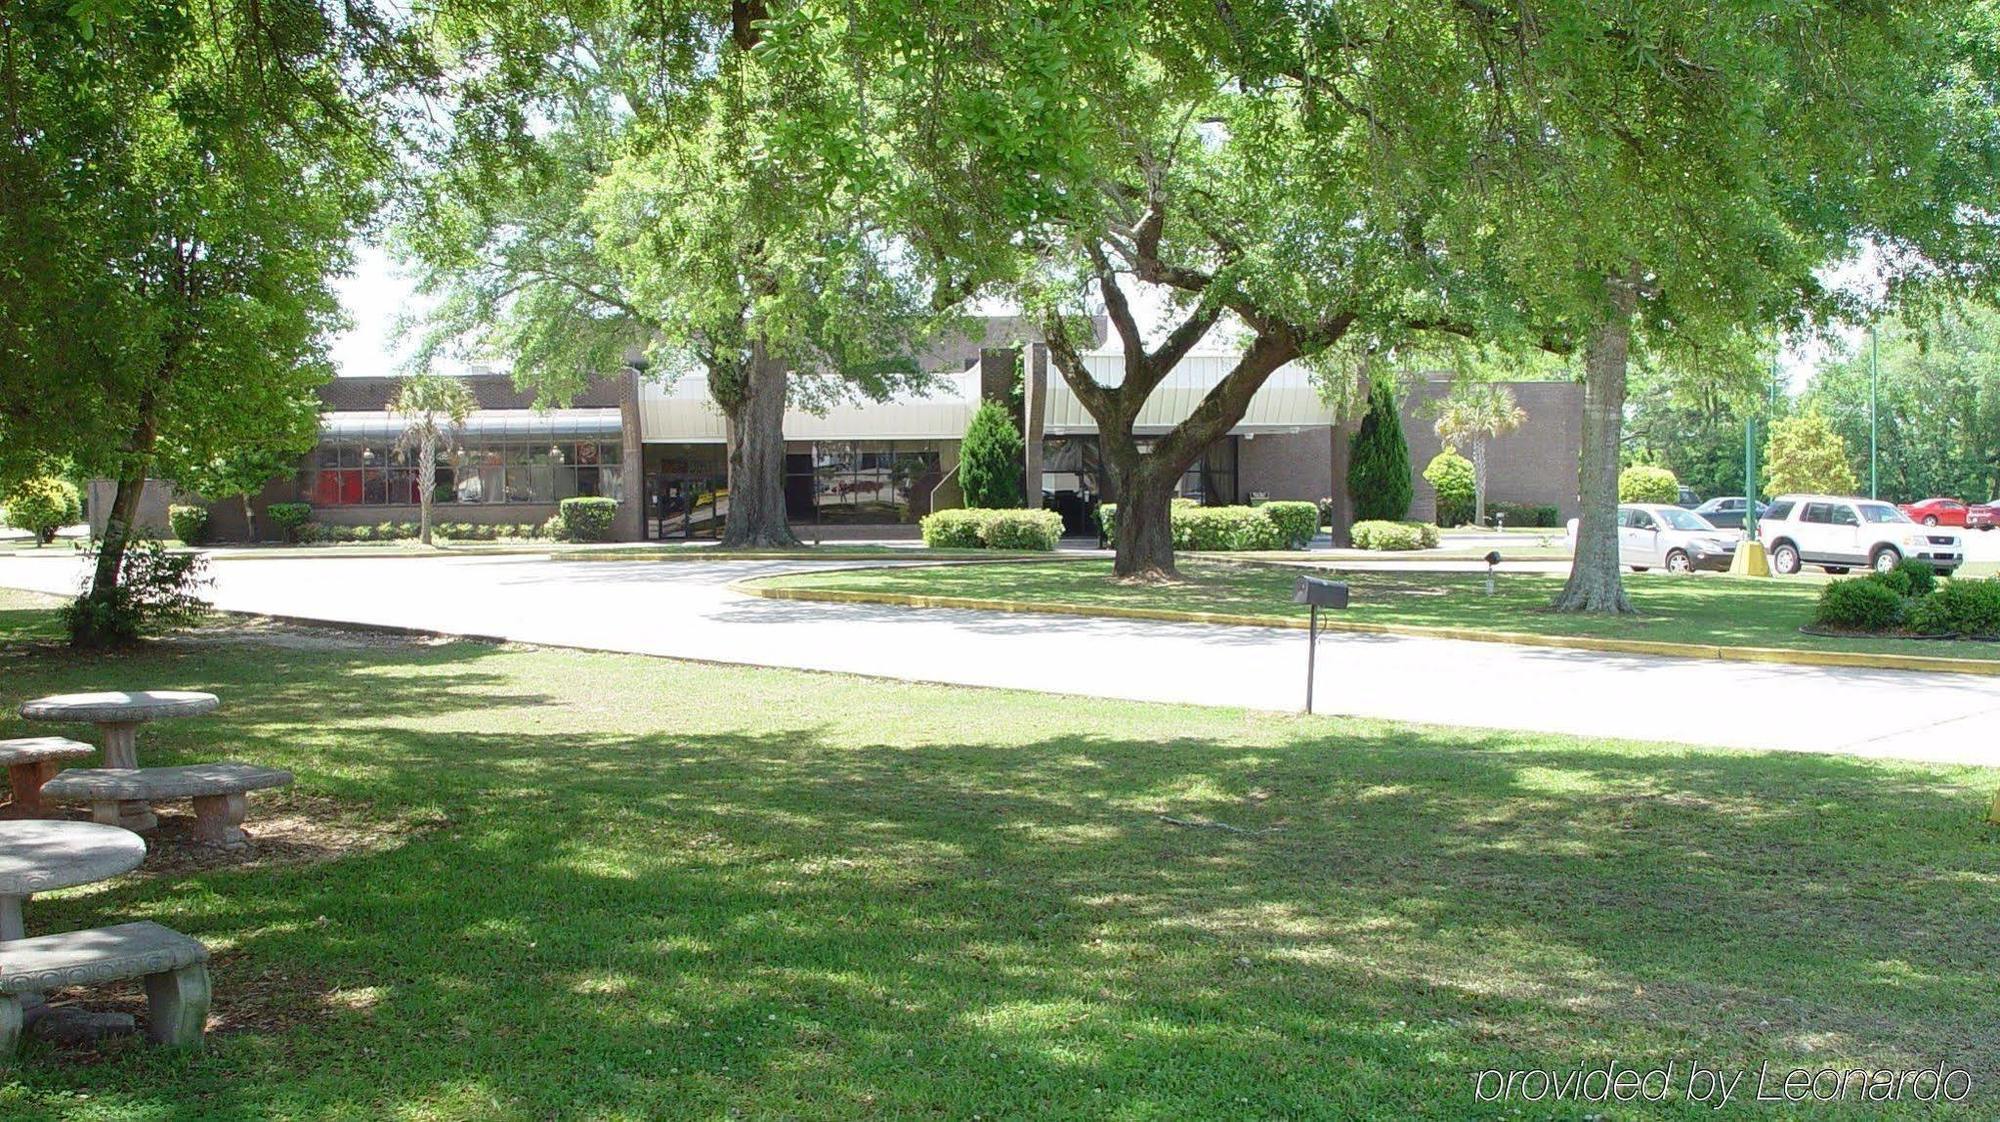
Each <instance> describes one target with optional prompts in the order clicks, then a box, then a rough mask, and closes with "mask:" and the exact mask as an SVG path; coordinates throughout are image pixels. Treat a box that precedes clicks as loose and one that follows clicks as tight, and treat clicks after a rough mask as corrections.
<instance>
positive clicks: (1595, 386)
mask: <svg viewBox="0 0 2000 1122" xmlns="http://www.w3.org/2000/svg"><path fill="white" fill-rule="evenodd" d="M1606 283H1607V285H1608V287H1609V289H1610V293H1611V310H1610V313H1609V314H1608V315H1607V316H1606V318H1605V320H1604V322H1603V323H1601V324H1599V325H1598V327H1597V329H1596V331H1595V332H1593V333H1592V335H1591V338H1590V344H1589V348H1588V349H1587V350H1586V352H1585V354H1584V362H1583V455H1582V465H1581V468H1580V470H1579V472H1578V476H1577V482H1578V488H1577V489H1578V492H1579V494H1580V495H1581V497H1582V499H1583V511H1582V517H1581V518H1580V519H1579V520H1578V524H1577V528H1576V556H1575V557H1574V558H1573V559H1572V560H1571V561H1570V570H1569V582H1568V583H1567V584H1565V585H1564V586H1563V590H1562V592H1560V593H1559V594H1557V596H1556V598H1555V602H1554V604H1553V605H1552V606H1553V607H1554V608H1555V610H1556V611H1559V612H1590V613H1597V614H1605V615H1629V614H1632V612H1633V608H1632V602H1631V601H1630V600H1627V599H1626V598H1625V585H1624V582H1623V581H1621V580H1620V579H1619V571H1618V446H1619V442H1620V440H1621V439H1622V438H1623V436H1624V431H1625V370H1626V365H1627V362H1628V360H1629V359H1630V357H1631V344H1632V312H1633V310H1634V308H1636V307H1637V304H1638V293H1637V290H1636V288H1635V284H1634V282H1632V281H1628V280H1615V279H1614V280H1610V281H1607V282H1606Z"/></svg>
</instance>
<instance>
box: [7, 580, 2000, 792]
mask: <svg viewBox="0 0 2000 1122" xmlns="http://www.w3.org/2000/svg"><path fill="white" fill-rule="evenodd" d="M807 567H811V566H810V565H806V564H801V563H798V562H768V563H766V562H742V561H727V562H705V561H678V562H651V561H630V562H609V561H557V560H549V559H547V558H543V557H535V556H514V557H463V556H447V557H407V556H385V557H348V558H315V557H309V556H299V555H296V554H294V555H285V556H275V557H269V558H244V557H235V558H230V559H227V560H218V561H217V562H215V563H214V564H213V565H212V566H211V567H210V572H211V573H212V574H213V576H214V578H215V584H214V587H213V589H212V593H211V599H212V600H213V601H214V602H215V603H216V604H217V606H219V607H222V608H227V609H233V610H241V611H251V612H262V613H269V614H274V615H288V616H298V617H304V618H309V619H318V620H327V621H336V622H347V623H365V624H389V625H395V626H401V627H414V628H422V629H426V630H434V631H441V632H448V633H458V634H469V635H480V636H491V637H495V638H502V639H508V640H514V641H520V642H529V643H543V644H553V645H562V646H573V647H584V648H591V649H600V650H612V651H628V652H634V653H640V654H651V655H667V656H673V657H680V658H695V659H704V660H709V661H717V662H729V663H745V664H754V665H761V666H782V667H794V668H800V669H810V670H830V671H844V672H850V673H856V674H870V675H877V676H883V677H890V678H900V679H906V680H911V681H921V682H938V683H948V684H959V685H980V686H998V687H1009V688H1018V689H1029V690H1039V691H1045V692H1053V693H1065V694H1077V695H1083V696H1087V697H1115V698H1128V699H1135V700H1144V701H1172V702H1187V703H1194V704H1201V705H1237V706H1246V707H1252V708H1261V709H1274V710H1296V709H1298V708H1300V706H1301V705H1302V704H1303V702H1304V691H1305V654H1306V651H1305V646H1306V637H1305V635H1304V634H1303V633H1301V632H1298V631H1288V630H1278V629H1267V628H1252V627H1212V626H1202V625H1193V624H1170V623H1152V622H1146V621H1137V620H1131V621H1127V620H1099V619H1065V618H1062V617H1056V616H1032V615H1008V614H1001V613H989V612H971V611H954V610H912V609H905V608H895V607H877V606H870V605H848V604H813V603H801V602H794V601H777V600H764V599H759V598H754V597H747V596H743V595H741V594H738V593H735V592H732V591H730V590H729V589H728V588H727V585H728V584H729V583H730V582H731V581H735V580H741V579H745V578H748V577H751V576H755V575H761V574H769V573H776V572H785V571H793V570H797V569H800V568H807ZM80 575H81V569H80V562H79V561H78V560H77V559H76V557H75V556H74V555H70V556H67V557H65V556H61V555H56V554H53V552H52V553H51V555H49V556H43V557H36V556H13V557H0V586H6V587H16V588H29V589H35V590H39V591H44V592H53V593H58V594H73V593H74V591H75V589H76V588H77V586H78V582H79V578H80ZM144 684H145V685H150V686H160V685H198V683H164V684H163V683H144ZM1315 703H1316V704H1315V707H1316V708H1317V709H1318V710H1319V711H1320V712H1322V713H1342V714H1354V715H1363V716H1370V717H1384V718H1393V719H1398V720H1407V721H1420V722H1430V723H1435V724H1444V725H1457V726H1471V727H1490V728H1508V729H1523V730H1535V731H1544V732H1557V733H1574V734H1580V735H1588V736H1617V737H1625V738H1631V739H1639V740H1657V741H1674V742H1684V743H1694V744H1707V745H1723V746H1731V747H1741V748H1757V749H1774V750H1788V751H1821V752H1837V753H1845V754H1851V755H1858V756H1879V757H1894V758H1905V759H1918V760H1932V761H1941V762H1957V763H1977V764H1988V765H2000V737H1996V736H1995V730H1996V729H2000V679H1993V678H1984V677H1975V676H1969V675H1953V674H1914V673H1908V672H1895V671H1869V670H1835V669H1822V668H1815V667H1802V666H1764V665H1757V664H1748V663H1720V662H1704V661H1696V660H1688V659H1665V658H1649V657H1640V656H1629V655H1607V654H1598V653H1593V652H1583V651H1562V650H1554V649H1547V648H1533V647H1514V646H1507V645H1503V644H1496V643H1467V642H1456V641H1451V640H1441V639H1422V638H1408V637H1399V636H1374V635H1338V634H1336V635H1328V636H1325V637H1323V638H1322V639H1321V640H1320V648H1319V684H1318V690H1317V694H1316V697H1315Z"/></svg>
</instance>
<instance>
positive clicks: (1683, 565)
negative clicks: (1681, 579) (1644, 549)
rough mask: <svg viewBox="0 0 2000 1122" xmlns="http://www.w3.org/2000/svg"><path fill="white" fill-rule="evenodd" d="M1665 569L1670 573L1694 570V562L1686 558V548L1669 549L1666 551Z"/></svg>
mask: <svg viewBox="0 0 2000 1122" xmlns="http://www.w3.org/2000/svg"><path fill="white" fill-rule="evenodd" d="M1667 571H1668V572H1670V573H1692V572H1694V563H1693V562H1691V561H1689V560H1688V555H1687V550H1684V549H1670V550H1668V551H1667Z"/></svg>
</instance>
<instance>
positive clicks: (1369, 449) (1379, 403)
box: [1347, 382, 1411, 521]
mask: <svg viewBox="0 0 2000 1122" xmlns="http://www.w3.org/2000/svg"><path fill="white" fill-rule="evenodd" d="M1347 448H1348V452H1347V456H1348V459H1347V494H1348V496H1349V497H1351V498H1352V499H1353V500H1354V517H1355V518H1356V519H1359V520H1364V521H1366V520H1381V519H1388V520H1391V521H1393V520H1396V519H1399V518H1401V517H1403V516H1404V515H1406V514H1408V513H1410V497H1411V490H1410V446H1409V443H1408V442H1407V441H1405V440H1404V439H1403V418H1402V414H1401V413H1399V412H1398V411H1397V409H1396V394H1395V391H1393V390H1391V389H1390V388H1389V384H1388V383H1387V382H1377V383H1375V385H1374V386H1373V387H1372V388H1371V389H1370V390H1369V391H1368V414H1367V416H1365V417H1362V418H1361V425H1360V427H1358V428H1356V429H1355V430H1354V439H1353V440H1351V441H1350V442H1349V443H1348V446H1347Z"/></svg>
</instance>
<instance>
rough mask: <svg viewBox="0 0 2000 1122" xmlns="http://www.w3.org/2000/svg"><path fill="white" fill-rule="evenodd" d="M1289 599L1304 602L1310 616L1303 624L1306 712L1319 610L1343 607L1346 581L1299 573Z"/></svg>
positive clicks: (1310, 707)
mask: <svg viewBox="0 0 2000 1122" xmlns="http://www.w3.org/2000/svg"><path fill="white" fill-rule="evenodd" d="M1292 603H1294V604H1305V605H1307V607H1308V608H1309V610H1310V612H1311V615H1312V619H1311V622H1310V624H1309V625H1308V627H1307V628H1306V712H1308V713H1310V712H1312V711H1313V673H1314V671H1315V670H1316V669H1317V666H1316V663H1317V662H1318V659H1319V611H1320V609H1321V608H1326V609H1328V610H1333V609H1345V608H1346V607H1347V583H1346V582H1345V581H1337V580H1326V579H1325V578H1322V577H1300V578H1299V582H1298V583H1297V584H1295V585H1293V586H1292Z"/></svg>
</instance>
